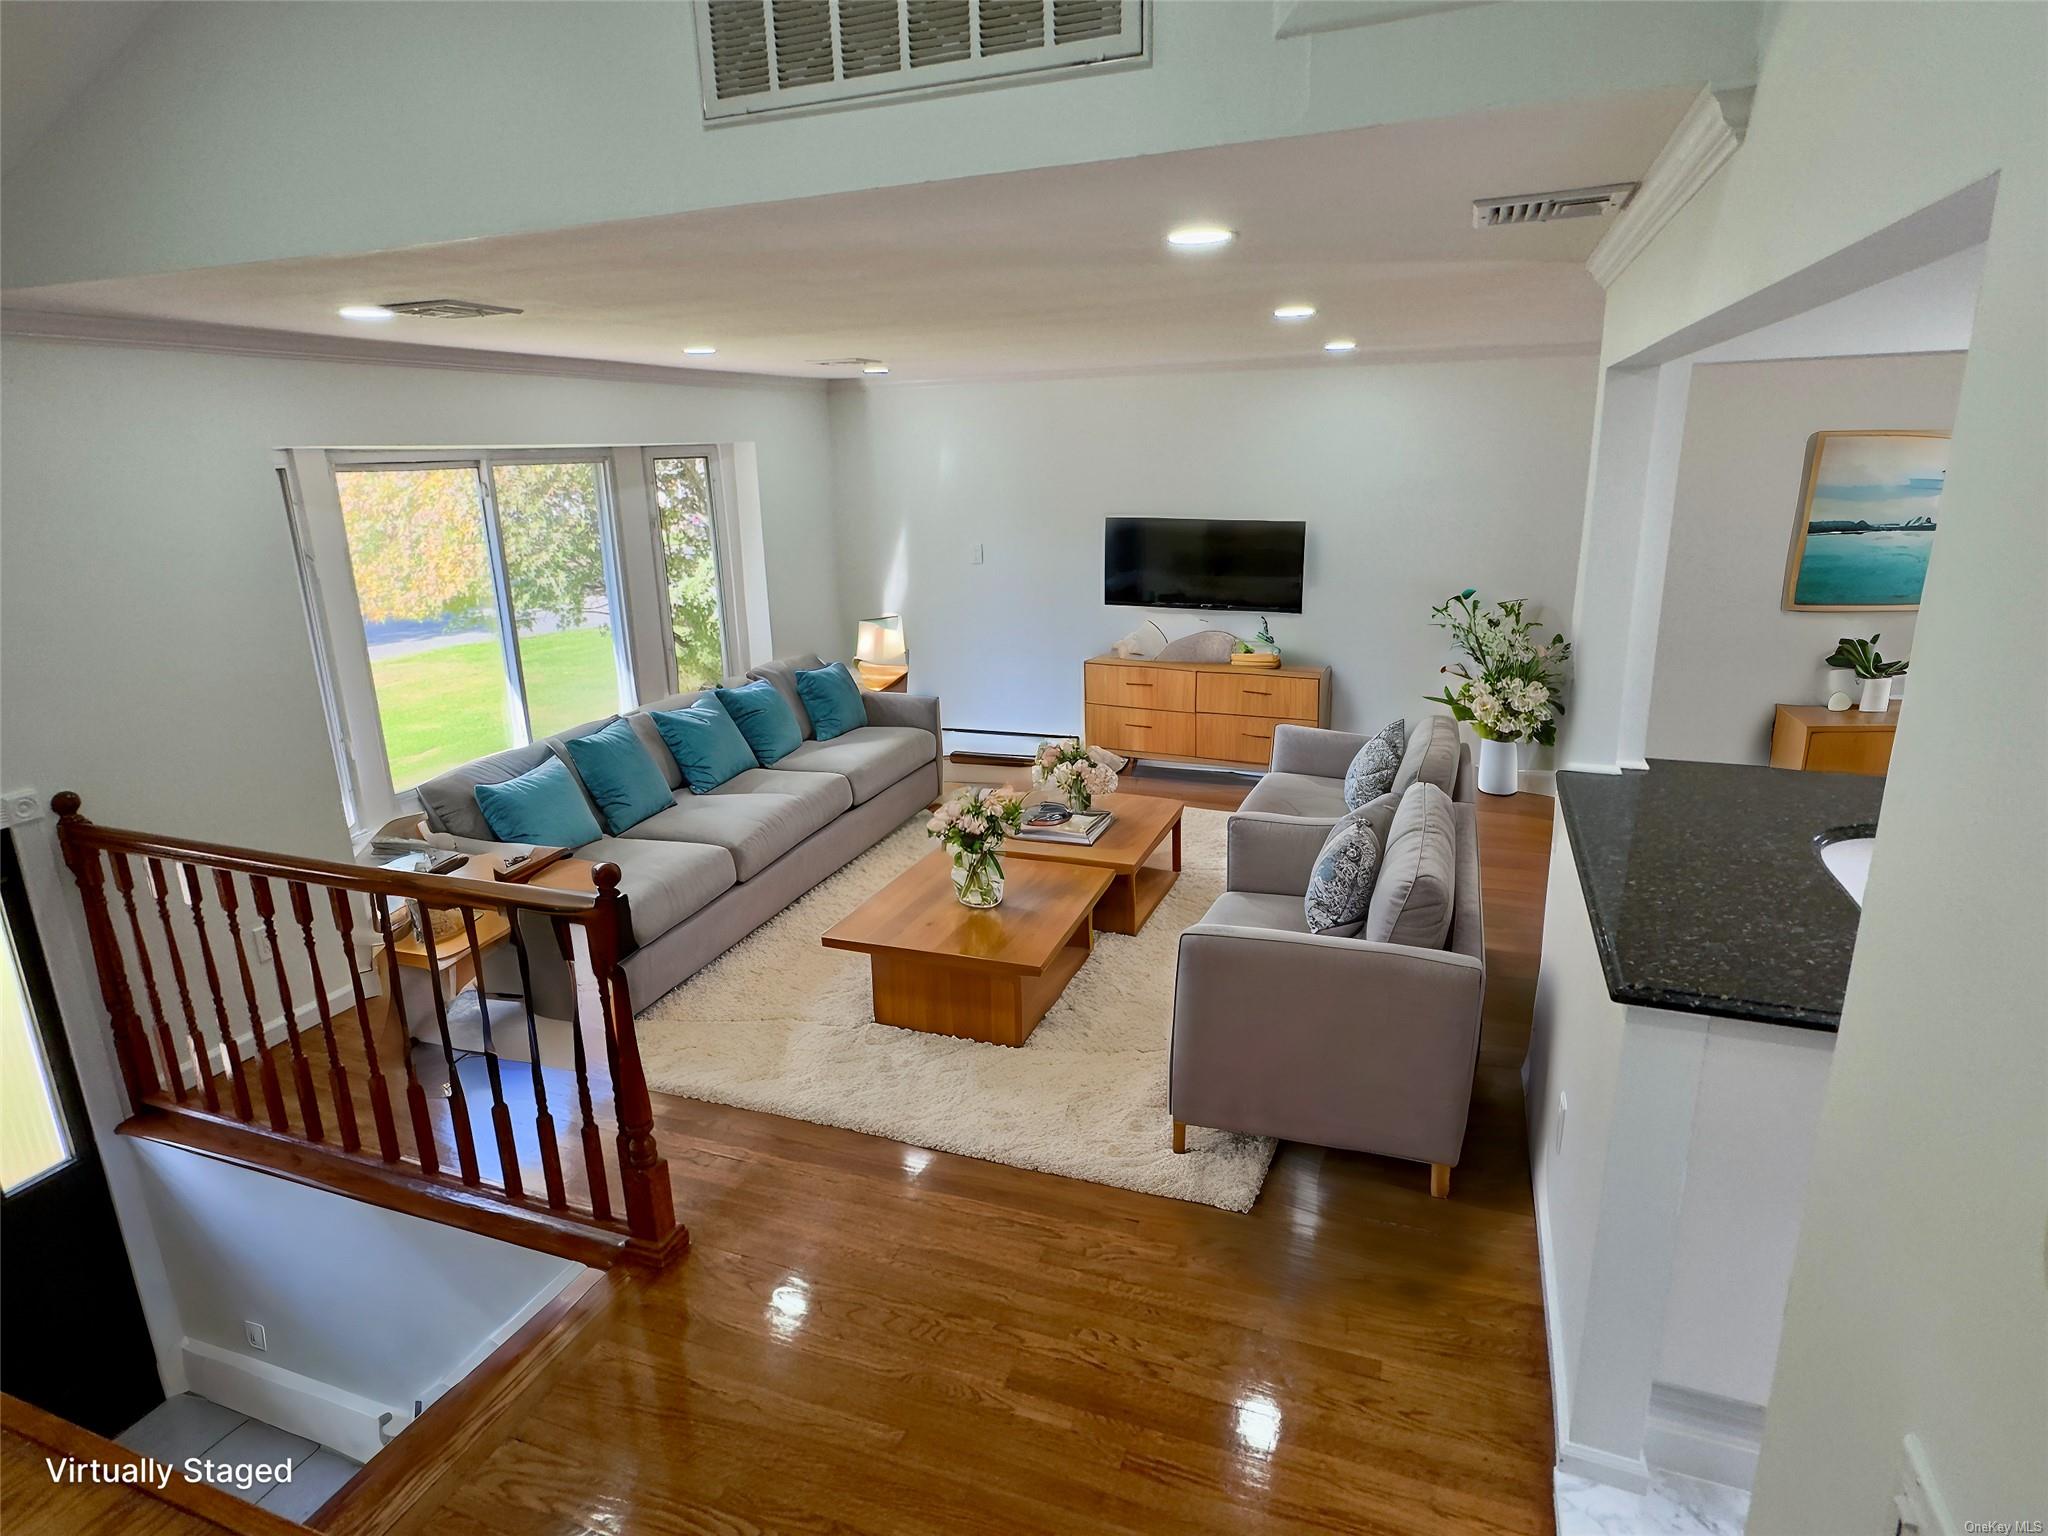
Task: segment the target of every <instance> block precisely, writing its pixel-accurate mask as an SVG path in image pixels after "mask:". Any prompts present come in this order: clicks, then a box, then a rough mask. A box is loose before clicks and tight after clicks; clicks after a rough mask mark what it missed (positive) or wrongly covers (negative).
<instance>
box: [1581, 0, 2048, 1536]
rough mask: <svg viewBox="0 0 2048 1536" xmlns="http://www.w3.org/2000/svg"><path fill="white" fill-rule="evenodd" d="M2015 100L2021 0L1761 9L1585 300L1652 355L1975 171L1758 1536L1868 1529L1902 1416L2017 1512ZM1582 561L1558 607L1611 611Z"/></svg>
mask: <svg viewBox="0 0 2048 1536" xmlns="http://www.w3.org/2000/svg"><path fill="white" fill-rule="evenodd" d="M2044 96H2048V10H2044V9H2043V8H2041V7H2039V6H1996V5H1981V6H1979V5H1860V4H1840V5H1789V6H1785V7H1783V8H1781V10H1780V11H1779V12H1778V13H1777V17H1776V21H1775V25H1774V27H1773V28H1772V30H1771V33H1770V37H1769V39H1768V43H1767V47H1766V51H1765V55H1764V59H1763V69H1762V76H1761V79H1760V82H1759V85H1758V89H1757V96H1756V102H1755V109H1754V111H1753V113H1752V115H1751V118H1750V123H1749V131H1748V136H1747V139H1746V140H1745V142H1744V144H1743V146H1742V148H1741V149H1740V150H1739V151H1738V152H1737V153H1736V155H1735V156H1734V158H1733V159H1732V160H1730V161H1729V162H1728V164H1727V165H1726V166H1725V167H1724V168H1723V169H1722V170H1721V171H1720V172H1719V173H1718V174H1717V175H1716V176H1715V178H1714V180H1713V181H1712V182H1710V183H1709V185H1708V186H1707V187H1706V188H1705V189H1703V190H1702V191H1701V192H1700V193H1699V195H1698V196H1696V197H1695V198H1694V199H1693V200H1692V202H1691V203H1689V204H1688V205H1687V206H1686V207H1685V208H1684V209H1683V210H1682V211H1681V212H1680V213H1679V215H1678V216H1677V218H1676V219H1675V220H1674V221H1673V222H1672V223H1671V224H1670V225H1669V226H1668V227H1667V228H1666V229H1665V230H1664V231H1663V232H1662V233H1661V234H1660V235H1659V236H1658V237H1657V239H1656V240H1654V241H1653V242H1652V244H1651V245H1650V246H1649V247H1648V248H1647V249H1646V250H1645V252H1644V253H1643V254H1642V256H1640V257H1639V258H1638V259H1637V260H1636V261H1635V263H1634V264H1633V265H1632V266H1631V267H1630V268H1629V269H1628V270H1627V271H1626V272H1624V273H1623V274H1622V276H1621V277H1620V278H1619V279H1618V280H1617V281H1616V282H1615V284H1614V285H1613V286H1612V287H1611V288H1610V289H1609V290H1608V308H1607V319H1606V330H1605V337H1604V340H1603V347H1602V350H1603V356H1604V357H1605V359H1606V360H1608V361H1609V362H1617V363H1618V362H1622V361H1625V360H1628V359H1642V360H1648V361H1656V360H1659V359H1662V358H1666V357H1674V356H1678V355H1682V354H1683V353H1686V352H1690V351H1692V350H1695V349H1696V348H1697V347H1699V346H1702V345H1707V344H1711V343H1713V342H1717V341H1720V340H1725V339H1727V338H1728V337H1730V336H1732V335H1734V334H1738V333H1739V332H1740V331H1742V330H1744V329H1748V328H1752V327H1754V326H1756V325H1761V324H1768V323H1771V322H1773V321H1776V320H1779V319H1783V318H1785V317H1786V316H1787V315H1789V314H1792V313H1796V312H1797V311H1798V310H1799V309H1801V308H1804V307H1808V306H1810V305H1811V304H1813V303H1814V302H1817V301H1821V300H1825V299H1831V298H1835V297H1840V296H1841V295H1842V294H1843V293H1844V292H1847V291H1849V290H1851V289H1853V288H1854V287H1855V286H1857V283H1856V282H1855V281H1848V280H1845V279H1848V278H1851V277H1853V276H1854V274H1856V273H1858V272H1867V274H1868V275H1867V276H1864V277H1863V278H1862V279H1861V280H1862V281H1866V282H1867V281H1869V280H1872V279H1873V278H1882V277H1886V276H1891V275H1896V273H1898V272H1903V271H1905V270H1909V269H1910V268H1911V267H1913V266H1916V265H1921V264H1924V263H1925V262H1926V261H1928V260H1931V259H1933V258H1935V257H1938V256H1941V255H1943V254H1946V253H1947V251H1953V250H1957V249H1961V248H1962V247H1963V246H1965V245H1967V244H1971V243H1974V242H1975V240H1976V239H1977V238H1981V236H1982V234H1983V231H1982V230H1981V229H1974V228H1972V229H1962V228H1958V230H1957V231H1956V233H1957V234H1958V236H1959V237H1960V238H1957V239H1956V240H1955V241H1954V242H1953V243H1952V244H1950V245H1949V246H1948V247H1947V251H1944V250H1943V249H1942V248H1940V247H1941V239H1940V237H1941V235H1942V233H1943V232H1942V231H1940V230H1938V229H1929V228H1927V227H1925V226H1924V225H1922V224H1919V223H1907V222H1903V221H1908V220H1911V219H1912V217H1913V216H1914V215H1916V214H1918V213H1919V212H1920V211H1921V210H1923V209H1928V208H1931V207H1933V206H1934V205H1936V204H1938V203H1944V201H1945V200H1949V199H1951V198H1953V197H1955V196H1956V195H1957V194H1965V193H1967V191H1968V189H1971V188H1973V187H1975V186H1978V185H1979V184H1981V183H1983V182H1984V181H1985V179H1986V178H1990V177H1996V179H1997V180H1996V191H1997V201H1996V207H1995V212H1994V213H1993V215H1992V218H1991V221H1990V225H1989V240H1988V244H1987V247H1986V251H1985V262H1984V281H1983V288H1982V290H1981V293H1980V295H1979V299H1978V306H1977V315H1976V324H1975V330H1974V333H1973V336H1972V340H1971V351H1970V356H1969V361H1968V364H1967V366H1966V368H1965V372H1964V379H1963V390H1962V395H1961V399H1960V401H1959V403H1958V406H1957V412H1956V422H1955V450H1954V458H1953V462H1952V467H1951V470H1950V474H1949V483H1948V489H1947V493H1946V495H1945V497H1944V503H1943V505H1944V511H1945V514H1946V520H1947V526H1946V527H1945V528H1944V530H1943V538H1942V541H1941V550H1940V556H1939V558H1938V559H1937V560H1936V561H1935V562H1934V564H1933V569H1932V571H1931V572H1930V576H1929V581H1928V587H1927V592H1926V600H1925V605H1924V607H1923V608H1922V611H1921V613H1920V616H1919V622H1918V625H1917V627H1916V634H1915V639H1914V679H1913V690H1912V691H1913V698H1914V708H1913V709H1912V710H1910V711H1908V712H1907V713H1906V714H1905V716H1904V717H1903V718H1902V721H1901V725H1900V732H1899V739H1898V745H1897V750H1896V751H1895V753H1894V755H1893V758H1892V770H1891V774H1890V776H1889V780H1888V784H1887V789H1886V796H1885V808H1884V830H1883V835H1882V836H1881V838H1880V840H1879V851H1878V855H1877V859H1876V862H1875V864H1874V866H1873V868H1872V871H1871V879H1870V885H1869V889H1868V891H1867V893H1866V901H1865V904H1864V909H1863V921H1862V926H1861V930H1860V933H1859V936H1858V940H1857V949H1856V959H1855V965H1854V968H1853V970H1852V972H1851V975H1850V980H1849V988H1848V996H1847V1001H1846V1004H1845V1007H1844V1013H1843V1019H1842V1030H1841V1035H1840V1038H1839V1041H1838V1044H1837V1048H1836V1054H1835V1060H1834V1066H1833V1070H1832V1073H1831V1077H1830V1082H1829V1088H1828V1097H1827V1105H1826V1109H1825V1112H1824V1115H1823V1119H1822V1124H1821V1129H1820V1136H1819V1141H1818V1143H1817V1147H1816V1151H1815V1155H1814V1163H1813V1173H1812V1177H1811V1182H1810V1191H1811V1192H1810V1194H1809V1197H1808V1200H1807V1205H1806V1212H1805V1220H1804V1225H1803V1229H1802V1232H1801V1236H1800V1247H1799V1255H1798V1259H1797V1261H1796V1263H1795V1266H1794V1271H1793V1277H1792V1286H1791V1295H1790V1299H1789V1301H1788V1304H1787V1308H1786V1318H1785V1330H1784V1336H1783V1342H1782V1345H1781V1348H1780V1352H1779V1359H1778V1369H1777V1374H1776V1377H1775V1379H1774V1381H1773V1384H1772V1388H1771V1403H1770V1416H1769V1420H1768V1423H1767V1428H1766V1434H1765V1441H1764V1450H1763V1457H1762V1461H1761V1464H1760V1466H1759V1469H1758V1482H1757V1490H1756V1499H1755V1502H1754V1504H1753V1505H1752V1508H1751V1513H1750V1521H1749V1529H1750V1530H1751V1531H1752V1532H1754V1533H1757V1536H1769V1533H1774V1532H1802V1533H1803V1532H1812V1531H1836V1530H1878V1529H1889V1528H1890V1526H1891V1525H1892V1524H1893V1523H1894V1515H1893V1512H1892V1511H1891V1508H1890V1505H1889V1499H1890V1495H1891V1494H1892V1492H1893V1491H1894V1488H1895V1486H1896V1483H1897V1478H1896V1475H1895V1467H1896V1464H1897V1462H1898V1459H1899V1457H1900V1454H1901V1445H1902V1441H1903V1438H1904V1437H1905V1436H1906V1435H1908V1434H1912V1435H1916V1436H1918V1437H1919V1439H1920V1441H1921V1442H1922V1443H1923V1444H1924V1445H1925V1447H1926V1449H1927V1453H1928V1459H1929V1462H1930V1464H1931V1467H1932V1470H1933V1473H1934V1477H1935V1480H1936V1483H1937V1485H1938V1486H1939V1487H1940V1488H1941V1489H1942V1490H1943V1491H1944V1493H1945V1495H1946V1497H1947V1500H1948V1502H1949V1504H1950V1506H1951V1508H1952V1512H1953V1515H1954V1519H1955V1522H1956V1528H1958V1529H1960V1526H1961V1522H1962V1521H1964V1520H1967V1519H1978V1520H1984V1519H1994V1518H2001V1517H2006V1516H2009V1515H2010V1514H2012V1513H2013V1512H2016V1511H2027V1512H2029V1513H2032V1512H2035V1511H2039V1510H2042V1509H2044V1508H2048V1467H2044V1463H2043V1461H2042V1458H2041V1454H2040V1448H2041V1446H2042V1444H2043V1443H2048V1374H2044V1373H2043V1371H2042V1370H2041V1362H2042V1360H2043V1359H2044V1358H2048V1284H2044V1274H2043V1266H2042V1262H2041V1233H2042V1225H2041V1223H2042V1211H2043V1209H2044V1207H2048V1158H2044V1157H2043V1155H2042V1153H2043V1139H2042V1130H2041V1127H2042V1125H2043V1122H2044V1116H2043V1109H2044V1106H2048V1051H2044V1049H2043V1039H2042V1026H2041V998H2042V996H2043V995H2044V994H2048V951H2044V950H2043V948H2042V946H2041V943H2040V936H2041V934H2042V933H2043V932H2044V931H2048V885H2044V882H2043V879H2042V870H2043V869H2044V868H2048V820H2044V818H2043V816H2042V814H2041V808H2040V804H2039V797H2038V795H2034V796H2032V797H2031V798H2029V797H2028V796H2027V794H2026V793H2025V790H2024V787H2025V786H2029V785H2033V784H2034V783H2035V782H2036V777H2037V774H2038V765H2039V764H2040V762H2041V761H2043V760H2044V757H2048V717H2044V716H2043V715H2042V713H2041V712H2040V711H2039V710H2038V709H2024V708H2023V709H2018V710H2015V709H2014V708H2013V704H2012V698H2013V695H2012V683H2013V680H2014V679H2016V678H2036V677H2039V676H2041V675H2043V674H2044V673H2048V643H2044V641H2048V631H2044V624H2043V618H2042V613H2043V608H2042V572H2043V570H2044V569H2048V519H2044V518H2043V516H2042V510H2041V509H2042V507H2043V506H2044V505H2048V463H2044V448H2043V442H2042V437H2041V432H2040V423H2041V421H2042V420H2043V419H2044V418H2048V375H2044V372H2043V369H2042V363H2041V360H2042V357H2043V355H2044V353H2048V315H2044V295H2048V114H2044V112H2043V110H2042V103H2043V100H2044ZM1950 206H1955V205H1954V204H1950ZM1894 226H1900V227H1899V228H1898V229H1897V230H1894V229H1893V227H1894ZM1907 247H1916V248H1917V249H1916V250H1915V251H1914V252H1911V253H1909V252H1908V250H1907V249H1906V248H1907ZM1909 254H1911V255H1915V256H1916V257H1917V259H1898V260H1894V259H1893V258H1905V257H1907V256H1908V255H1909ZM1872 263H1875V264H1876V266H1877V270H1875V271H1871V270H1870V267H1871V265H1872ZM1616 377H1618V375H1617V374H1614V373H1610V374H1609V375H1608V381H1607V382H1608V383H1609V385H1610V387H1611V386H1612V384H1613V380H1614V379H1615V378H1616ZM1600 430H1601V432H1602V433H1603V434H1605V433H1607V432H1608V430H1609V424H1608V423H1607V422H1606V421H1605V420H1604V419H1603V422H1602V426H1601V429H1600ZM1601 468H1602V473H1603V474H1604V473H1605V471H1606V468H1607V459H1606V457H1605V455H1603V456H1602V458H1601ZM1625 501H1626V498H1622V497H1610V496H1608V495H1607V494H1605V493H1604V492H1603V491H1602V489H1601V487H1600V486H1599V485H1598V484H1596V485H1595V487H1594V493H1593V495H1592V496H1591V497H1590V498H1589V515H1588V521H1587V532H1586V547H1587V549H1588V551H1589V552H1590V551H1593V550H1595V549H1597V548H1598V547H1600V546H1602V545H1604V544H1605V543H1607V542H1609V541H1610V540H1612V539H1614V538H1616V537H1619V538H1622V539H1624V540H1627V539H1630V538H1632V537H1633V536H1634V535H1633V532H1632V530H1631V528H1630V526H1629V524H1628V522H1627V519H1626V518H1625V517H1622V516H1621V515H1620V514H1621V513H1623V512H1625V511H1626V505H1625ZM1641 511H1642V507H1641V504H1640V502H1638V505H1637V508H1636V512H1637V517H1638V520H1640V516H1641ZM1594 569H1596V572H1597V573H1598V574H1601V575H1602V577H1603V579H1602V580H1601V582H1600V584H1599V587H1598V589H1597V590H1590V591H1586V592H1583V593H1582V597H1583V598H1584V599H1585V600H1587V601H1589V602H1591V603H1593V604H1594V605H1595V606H1596V607H1598V608H1600V609H1602V610H1603V612H1604V611H1606V610H1609V609H1613V608H1616V607H1622V608H1625V607H1626V606H1627V605H1629V604H1630V603H1631V602H1632V600H1633V593H1632V591H1630V590H1629V589H1628V587H1627V584H1626V582H1624V581H1616V582H1610V581H1607V580H1606V579H1604V578H1605V576H1606V575H1610V574H1612V573H1608V572H1605V571H1604V570H1601V569H1600V568H1598V567H1595V568H1594ZM1622 574H1623V575H1624V576H1625V575H1626V574H1627V573H1622ZM1659 585H1660V586H1661V580H1660V582H1659ZM1649 633H1650V636H1651V637H1654V633H1655V627H1654V614H1653V615H1652V627H1651V630H1650V632H1649ZM1586 675H1587V674H1586V672H1585V670H1584V669H1582V671H1581V679H1582V681H1583V680H1584V679H1585V677H1586ZM1610 760H1611V759H1610ZM1552 963H1553V961H1552V956H1551V954H1550V952H1549V945H1548V944H1547V943H1546V953H1545V956H1544V965H1545V968H1546V969H1547V968H1548V967H1549V966H1550V965H1551V964H1552Z"/></svg>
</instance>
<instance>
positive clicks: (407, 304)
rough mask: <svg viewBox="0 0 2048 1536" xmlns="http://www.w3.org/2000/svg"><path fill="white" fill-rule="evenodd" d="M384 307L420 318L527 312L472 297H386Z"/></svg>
mask: <svg viewBox="0 0 2048 1536" xmlns="http://www.w3.org/2000/svg"><path fill="white" fill-rule="evenodd" d="M383 307H384V308H386V309H388V310H390V311H391V312H392V313H393V314H394V315H411V316H413V317H414V318H415V319H420V320H480V319H482V318H483V317H484V316H485V315H523V314H525V313H526V311H525V310H523V309H514V308H513V307H512V306H511V305H509V304H478V303H476V302H474V301H473V300H470V299H386V300H385V301H384V306H383Z"/></svg>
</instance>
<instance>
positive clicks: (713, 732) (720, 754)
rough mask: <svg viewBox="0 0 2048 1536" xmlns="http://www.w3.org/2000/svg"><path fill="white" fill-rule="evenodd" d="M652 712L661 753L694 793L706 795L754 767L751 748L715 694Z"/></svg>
mask: <svg viewBox="0 0 2048 1536" xmlns="http://www.w3.org/2000/svg"><path fill="white" fill-rule="evenodd" d="M652 714H653V718H654V726H655V729H656V730H657V731H659V732H660V733H661V739H662V742H663V750H664V752H665V753H666V754H667V756H668V757H669V759H670V761H672V762H674V763H675V764H676V765H677V766H678V767H679V768H680V769H681V771H682V775H683V782H684V783H685V784H687V785H689V786H690V789H691V790H692V792H694V793H696V794H700V795H708V794H710V793H711V791H713V790H714V789H716V788H718V786H719V785H721V784H723V783H725V782H726V781H727V780H728V779H731V778H734V777H735V776H737V775H739V774H742V773H745V772H746V771H747V770H748V769H749V768H753V767H756V766H757V764H756V763H755V762H754V749H753V748H752V747H750V746H748V745H747V738H746V737H744V736H742V735H741V734H740V728H739V727H738V726H737V725H734V724H733V721H732V716H731V715H729V714H727V713H726V712H725V706H724V705H723V704H721V703H719V702H718V695H717V694H715V693H714V694H711V695H709V696H708V697H705V698H702V699H699V700H698V701H697V702H696V703H694V704H692V705H691V706H690V707H689V708H688V709H657V710H654V711H653V712H652Z"/></svg>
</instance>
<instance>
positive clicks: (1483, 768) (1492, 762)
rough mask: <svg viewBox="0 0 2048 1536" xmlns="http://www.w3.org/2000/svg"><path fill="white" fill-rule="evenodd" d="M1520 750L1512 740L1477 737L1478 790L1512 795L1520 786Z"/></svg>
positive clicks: (1493, 793)
mask: <svg viewBox="0 0 2048 1536" xmlns="http://www.w3.org/2000/svg"><path fill="white" fill-rule="evenodd" d="M1521 766H1522V765H1521V752H1520V749H1519V748H1518V747H1517V746H1516V744H1515V743H1514V742H1512V741H1489V740H1487V739H1486V738H1485V737H1483V736H1482V737H1481V738H1480V739H1479V792H1480V793H1481V794H1482V795H1512V794H1513V793H1514V792H1515V791H1516V790H1517V789H1519V788H1520V787H1521V782H1522V772H1521Z"/></svg>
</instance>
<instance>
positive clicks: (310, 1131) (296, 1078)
mask: <svg viewBox="0 0 2048 1536" xmlns="http://www.w3.org/2000/svg"><path fill="white" fill-rule="evenodd" d="M249 890H250V893H251V894H252V895H253V896H255V898H256V915H257V917H259V918H261V919H262V921H263V942H264V945H265V946H266V947H267V948H268V949H269V950H270V968H271V972H272V974H273V975H274V976H275V977H276V978H277V1000H278V1003H279V1004H280V1006H282V1007H283V1009H284V1033H285V1038H286V1039H287V1040H288V1041H290V1042H291V1046H290V1049H291V1053H292V1082H293V1085H294V1086H295V1087H296V1088H297V1089H298V1093H299V1117H300V1118H301V1119H302V1120H304V1121H305V1122H306V1138H307V1139H308V1140H309V1141H324V1140H325V1139H326V1136H325V1133H324V1131H323V1129H322V1127H321V1124H320V1095H319V1094H318V1093H317V1092H315V1091H314V1088H313V1064H312V1063H311V1062H309V1061H308V1060H306V1050H305V1046H304V1044H303V1043H302V1042H301V1041H300V1039H299V1020H298V1015H297V1013H296V1011H295V1010H294V1009H293V1008H292V988H291V983H290V982H289V981H287V980H286V979H285V970H284V951H283V950H281V949H279V948H278V947H277V909H276V907H275V906H274V905H273V904H272V902H271V899H270V882H269V881H268V880H266V879H264V878H263V877H262V876H261V875H251V876H250V877H249ZM314 990H315V991H318V990H319V988H318V985H317V983H316V985H315V988H314ZM319 1001H320V1011H321V1013H323V1014H324V1013H326V1011H327V999H326V998H325V997H324V996H323V997H321V998H320V1000H319Z"/></svg>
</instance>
